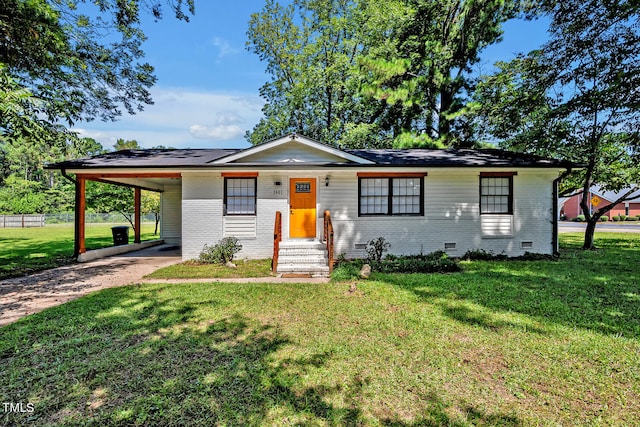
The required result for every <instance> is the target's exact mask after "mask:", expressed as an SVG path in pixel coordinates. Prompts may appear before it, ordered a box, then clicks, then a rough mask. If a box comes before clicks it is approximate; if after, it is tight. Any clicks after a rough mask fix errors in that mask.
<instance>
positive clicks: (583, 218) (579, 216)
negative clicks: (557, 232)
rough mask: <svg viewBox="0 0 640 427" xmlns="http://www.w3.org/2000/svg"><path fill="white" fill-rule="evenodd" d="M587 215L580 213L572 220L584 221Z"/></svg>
mask: <svg viewBox="0 0 640 427" xmlns="http://www.w3.org/2000/svg"><path fill="white" fill-rule="evenodd" d="M584 220H585V217H584V215H578V216H577V217H575V218H573V219H572V220H571V221H573V222H584Z"/></svg>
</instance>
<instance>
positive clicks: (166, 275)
mask: <svg viewBox="0 0 640 427" xmlns="http://www.w3.org/2000/svg"><path fill="white" fill-rule="evenodd" d="M233 263H234V264H235V265H236V268H230V267H227V266H226V265H224V264H202V263H199V262H197V261H185V262H181V263H179V264H174V265H170V266H167V267H164V268H161V269H159V270H156V271H154V272H153V273H151V274H148V275H146V276H145V279H211V278H216V279H232V278H243V277H268V276H271V275H272V274H271V259H257V260H249V259H248V260H242V259H240V260H233Z"/></svg>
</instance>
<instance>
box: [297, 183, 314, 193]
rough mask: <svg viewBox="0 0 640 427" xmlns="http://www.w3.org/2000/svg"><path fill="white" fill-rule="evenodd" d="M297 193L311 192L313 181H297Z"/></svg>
mask: <svg viewBox="0 0 640 427" xmlns="http://www.w3.org/2000/svg"><path fill="white" fill-rule="evenodd" d="M296 193H311V183H310V182H296Z"/></svg>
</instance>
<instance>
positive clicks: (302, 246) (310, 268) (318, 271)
mask: <svg viewBox="0 0 640 427" xmlns="http://www.w3.org/2000/svg"><path fill="white" fill-rule="evenodd" d="M276 273H278V274H282V275H283V276H287V275H291V276H294V275H300V276H306V275H308V276H311V277H329V261H328V259H327V250H326V248H325V245H324V244H323V243H322V242H319V241H317V240H283V241H282V242H280V251H279V252H278V268H277V269H276Z"/></svg>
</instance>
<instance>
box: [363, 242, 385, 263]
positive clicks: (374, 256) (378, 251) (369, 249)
mask: <svg viewBox="0 0 640 427" xmlns="http://www.w3.org/2000/svg"><path fill="white" fill-rule="evenodd" d="M390 247H391V243H389V242H388V241H387V239H385V238H384V237H378V238H377V239H372V240H369V241H368V242H367V246H366V248H365V253H366V256H367V259H368V260H369V261H377V262H380V260H381V259H382V255H384V253H385V252H387V251H388V250H389V248H390Z"/></svg>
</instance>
